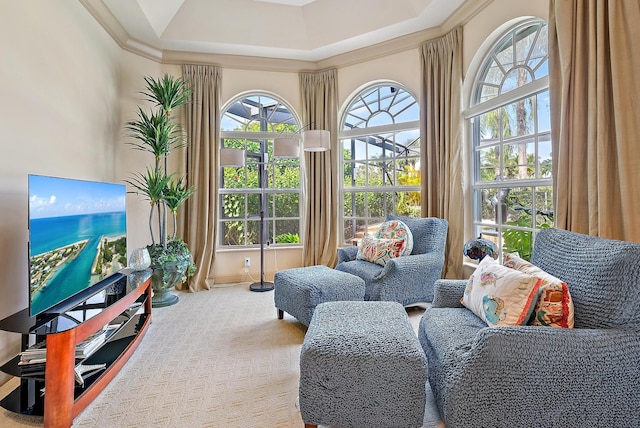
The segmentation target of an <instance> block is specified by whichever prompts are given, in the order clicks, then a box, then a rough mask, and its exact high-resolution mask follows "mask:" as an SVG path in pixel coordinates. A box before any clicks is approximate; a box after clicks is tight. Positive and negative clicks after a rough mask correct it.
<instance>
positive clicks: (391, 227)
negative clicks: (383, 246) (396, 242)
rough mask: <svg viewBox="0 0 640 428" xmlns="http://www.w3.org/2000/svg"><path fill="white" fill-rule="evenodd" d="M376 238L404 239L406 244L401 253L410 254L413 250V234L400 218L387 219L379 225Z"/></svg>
mask: <svg viewBox="0 0 640 428" xmlns="http://www.w3.org/2000/svg"><path fill="white" fill-rule="evenodd" d="M376 238H378V239H380V238H382V239H403V240H404V241H405V242H404V245H403V248H402V251H401V255H403V256H408V255H409V254H411V251H413V234H412V233H411V230H409V226H407V225H406V224H405V223H404V222H402V221H400V220H387V221H385V222H384V223H382V224H381V225H380V227H378V231H377V232H376Z"/></svg>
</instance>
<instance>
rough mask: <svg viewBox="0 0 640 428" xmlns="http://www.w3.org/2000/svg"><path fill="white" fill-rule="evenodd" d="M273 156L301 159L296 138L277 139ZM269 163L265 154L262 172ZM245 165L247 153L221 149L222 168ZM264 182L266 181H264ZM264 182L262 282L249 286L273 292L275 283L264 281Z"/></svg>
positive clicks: (261, 242)
mask: <svg viewBox="0 0 640 428" xmlns="http://www.w3.org/2000/svg"><path fill="white" fill-rule="evenodd" d="M273 154H274V156H275V157H279V158H297V157H300V144H299V142H298V139H297V138H295V137H291V138H289V137H287V138H275V139H274V141H273ZM268 163H269V160H268V157H267V155H266V154H265V155H264V158H263V160H262V161H261V162H258V165H260V167H261V168H262V171H263V172H264V171H267V165H268ZM244 165H245V151H244V150H242V149H232V148H221V149H220V166H221V167H242V166H244ZM262 180H264V179H262ZM264 187H265V186H264V181H262V182H261V183H260V229H259V234H260V281H258V282H254V283H252V284H250V285H249V290H251V291H258V292H260V291H270V290H273V282H268V281H265V280H264V241H265V239H264V214H265V209H264V207H265V200H264Z"/></svg>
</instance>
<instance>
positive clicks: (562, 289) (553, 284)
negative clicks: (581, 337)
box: [503, 254, 573, 328]
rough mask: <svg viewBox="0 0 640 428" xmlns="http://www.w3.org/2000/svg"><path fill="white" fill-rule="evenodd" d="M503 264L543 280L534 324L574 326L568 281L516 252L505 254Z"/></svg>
mask: <svg viewBox="0 0 640 428" xmlns="http://www.w3.org/2000/svg"><path fill="white" fill-rule="evenodd" d="M503 264H504V265H505V266H507V267H510V268H513V269H516V270H519V271H520V272H524V273H528V274H530V275H535V276H537V277H538V278H540V279H541V280H542V284H541V285H540V288H541V293H540V297H539V298H538V301H537V302H536V306H535V308H534V313H535V317H534V318H533V322H532V323H531V324H533V325H542V326H549V327H560V328H573V300H571V294H569V287H567V283H566V282H564V281H562V280H560V279H558V278H556V277H555V276H553V275H551V274H549V273H547V272H545V271H543V270H542V269H540V268H539V267H538V266H536V265H533V264H531V263H530V262H528V261H526V260H523V259H521V258H520V257H518V256H517V255H515V254H504V256H503Z"/></svg>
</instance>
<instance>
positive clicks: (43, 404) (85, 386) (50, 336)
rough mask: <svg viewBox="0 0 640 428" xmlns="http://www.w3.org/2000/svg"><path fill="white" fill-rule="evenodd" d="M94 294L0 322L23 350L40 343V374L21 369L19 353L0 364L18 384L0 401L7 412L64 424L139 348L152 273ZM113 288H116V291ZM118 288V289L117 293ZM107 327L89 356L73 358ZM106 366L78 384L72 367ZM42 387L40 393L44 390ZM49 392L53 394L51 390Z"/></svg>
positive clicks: (132, 275)
mask: <svg viewBox="0 0 640 428" xmlns="http://www.w3.org/2000/svg"><path fill="white" fill-rule="evenodd" d="M115 281H119V283H117V284H116V283H114V284H108V285H116V287H109V286H107V287H105V288H104V289H103V290H102V291H101V292H99V293H98V294H96V295H94V296H92V297H89V298H88V299H87V300H86V301H84V302H82V303H81V304H79V305H77V306H75V307H73V308H71V309H69V310H67V311H66V312H64V313H60V314H57V315H55V314H53V315H47V316H43V317H37V318H36V317H30V316H29V312H28V308H27V309H24V310H22V311H20V312H17V313H15V314H13V315H11V316H9V317H7V318H5V319H3V320H0V330H4V331H9V332H14V333H19V334H21V335H22V349H23V350H24V349H26V348H27V347H28V346H29V345H33V343H34V342H35V343H38V342H41V341H44V343H45V344H46V362H45V363H44V367H43V373H42V372H39V373H38V372H29V373H28V374H26V372H25V371H23V368H24V367H25V366H20V365H19V364H18V362H19V361H20V355H17V356H16V357H14V358H13V359H11V360H10V361H9V362H7V363H5V364H4V365H2V366H1V367H0V370H1V371H3V372H4V373H7V374H10V375H13V376H16V377H19V378H20V385H19V386H18V387H17V388H16V389H15V390H14V391H12V392H11V393H9V395H7V396H6V397H4V398H3V399H2V400H0V405H1V406H2V407H4V408H5V409H7V410H10V411H12V412H16V413H22V414H31V415H39V416H44V426H45V428H59V427H65V428H68V427H70V426H71V424H72V422H73V419H74V418H75V417H76V416H78V414H80V412H81V411H82V410H84V408H85V407H87V405H88V404H89V403H91V402H92V401H93V400H94V399H95V398H96V397H97V395H98V394H99V393H100V392H101V391H102V390H103V389H104V388H105V387H106V386H107V385H108V384H109V382H110V381H111V380H112V379H113V378H114V377H115V375H116V374H117V373H118V372H119V371H120V369H121V368H122V367H123V366H124V364H125V363H126V362H127V360H128V359H129V358H130V357H131V355H132V354H133V352H134V351H135V350H136V348H137V347H138V345H139V343H140V341H141V340H142V338H143V337H144V335H145V333H146V332H147V330H148V328H149V324H150V323H151V293H152V292H151V273H150V272H148V271H143V272H127V273H126V274H125V275H121V276H119V277H116V278H115V279H114V282H115ZM114 290H116V291H115V292H114ZM118 290H119V291H118ZM106 326H109V328H108V329H106V330H105V331H107V332H108V333H107V334H108V337H107V338H106V339H105V341H104V342H103V343H102V344H101V345H100V346H99V347H98V348H97V349H96V350H95V351H94V352H92V353H91V354H90V355H88V356H87V357H86V358H84V359H82V360H76V345H78V344H79V343H80V342H82V341H83V340H85V339H87V338H89V337H90V336H92V335H93V334H94V333H96V332H99V331H101V330H103V329H104V328H105V327H106ZM79 363H82V364H83V365H103V364H104V365H105V368H104V370H102V371H100V372H98V373H95V374H93V375H91V376H87V377H86V379H83V382H81V384H79V383H78V382H77V381H76V366H77V365H78V364H79ZM43 391H44V392H43ZM49 391H51V393H50V392H49Z"/></svg>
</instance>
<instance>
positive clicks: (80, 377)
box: [74, 363, 107, 387]
mask: <svg viewBox="0 0 640 428" xmlns="http://www.w3.org/2000/svg"><path fill="white" fill-rule="evenodd" d="M106 368H107V365H106V364H105V363H102V364H87V365H84V364H82V363H80V364H78V365H77V366H76V368H75V369H74V372H75V379H76V383H77V384H78V386H80V387H83V386H84V380H85V379H86V378H88V377H89V376H93V375H94V374H97V373H99V372H101V371H102V370H104V369H106Z"/></svg>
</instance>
